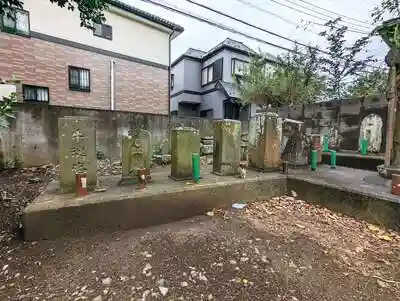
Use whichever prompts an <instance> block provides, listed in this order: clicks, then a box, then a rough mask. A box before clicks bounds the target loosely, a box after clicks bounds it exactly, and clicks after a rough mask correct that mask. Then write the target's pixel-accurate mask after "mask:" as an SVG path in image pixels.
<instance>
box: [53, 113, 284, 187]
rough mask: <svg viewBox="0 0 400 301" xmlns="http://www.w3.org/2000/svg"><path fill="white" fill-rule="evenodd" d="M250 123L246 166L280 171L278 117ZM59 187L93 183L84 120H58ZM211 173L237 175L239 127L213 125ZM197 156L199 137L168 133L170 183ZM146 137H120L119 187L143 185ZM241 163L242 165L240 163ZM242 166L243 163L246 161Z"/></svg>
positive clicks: (90, 140)
mask: <svg viewBox="0 0 400 301" xmlns="http://www.w3.org/2000/svg"><path fill="white" fill-rule="evenodd" d="M260 116H261V117H257V118H253V119H252V121H251V126H250V128H251V129H250V131H249V146H248V151H247V152H248V165H249V167H250V168H254V169H258V170H262V171H267V170H277V169H279V168H280V154H281V153H280V131H282V130H281V125H280V118H278V116H277V115H276V114H272V113H267V114H262V115H260ZM58 127H59V156H60V157H59V161H60V188H61V191H62V192H77V191H78V192H79V194H80V195H85V191H86V192H87V191H90V190H93V189H94V188H95V187H96V184H97V175H96V171H97V159H96V126H95V122H94V120H92V119H91V118H88V117H76V116H68V117H62V118H60V119H59V123H58ZM213 136H214V137H213V138H214V140H213V172H214V173H215V174H217V175H222V176H227V175H237V174H238V173H239V166H240V165H241V159H243V158H242V143H241V141H242V137H241V123H240V121H236V120H216V121H215V122H214V135H213ZM199 152H200V133H199V131H198V130H196V129H193V128H187V127H177V128H174V129H173V130H172V131H171V175H170V178H171V179H174V180H187V179H191V178H192V174H193V166H192V156H193V154H199ZM151 158H152V143H151V133H150V132H149V131H146V130H143V129H136V130H135V131H133V132H130V133H129V134H128V135H126V136H123V137H122V178H121V181H120V184H129V183H134V184H138V183H139V184H146V183H147V182H148V181H149V180H151V176H150V166H151ZM246 161H247V160H246ZM246 163H247V162H246Z"/></svg>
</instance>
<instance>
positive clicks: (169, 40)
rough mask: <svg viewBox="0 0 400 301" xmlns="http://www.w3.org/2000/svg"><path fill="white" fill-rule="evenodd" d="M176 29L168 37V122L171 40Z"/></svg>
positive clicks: (169, 113)
mask: <svg viewBox="0 0 400 301" xmlns="http://www.w3.org/2000/svg"><path fill="white" fill-rule="evenodd" d="M174 33H175V30H172V32H171V34H170V35H169V39H168V124H170V123H171V41H172V35H173V34H174Z"/></svg>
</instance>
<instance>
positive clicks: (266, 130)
mask: <svg viewBox="0 0 400 301" xmlns="http://www.w3.org/2000/svg"><path fill="white" fill-rule="evenodd" d="M281 133H282V120H281V118H279V116H278V114H276V113H271V112H267V113H261V114H256V115H255V116H253V117H252V118H251V119H250V124H249V167H250V168H253V169H257V170H261V171H273V170H279V168H280V164H281Z"/></svg>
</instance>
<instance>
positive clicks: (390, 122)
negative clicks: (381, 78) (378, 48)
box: [384, 66, 397, 166]
mask: <svg viewBox="0 0 400 301" xmlns="http://www.w3.org/2000/svg"><path fill="white" fill-rule="evenodd" d="M389 74H390V76H389V82H388V84H389V87H390V91H388V94H389V95H388V96H389V103H388V119H387V131H386V149H385V160H384V161H385V162H384V163H385V166H390V163H391V160H392V149H393V130H394V122H395V119H396V118H395V117H396V109H397V97H396V96H397V93H396V92H397V91H396V67H395V66H393V67H390V72H389Z"/></svg>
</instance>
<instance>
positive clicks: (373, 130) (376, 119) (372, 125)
mask: <svg viewBox="0 0 400 301" xmlns="http://www.w3.org/2000/svg"><path fill="white" fill-rule="evenodd" d="M382 128H383V121H382V118H381V117H380V116H379V115H377V114H369V115H368V116H365V117H364V118H363V120H362V121H361V126H360V136H359V139H358V145H361V140H363V139H366V140H368V152H370V153H378V152H379V151H380V149H381V144H382Z"/></svg>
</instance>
